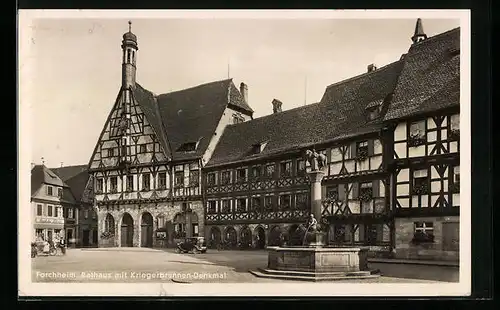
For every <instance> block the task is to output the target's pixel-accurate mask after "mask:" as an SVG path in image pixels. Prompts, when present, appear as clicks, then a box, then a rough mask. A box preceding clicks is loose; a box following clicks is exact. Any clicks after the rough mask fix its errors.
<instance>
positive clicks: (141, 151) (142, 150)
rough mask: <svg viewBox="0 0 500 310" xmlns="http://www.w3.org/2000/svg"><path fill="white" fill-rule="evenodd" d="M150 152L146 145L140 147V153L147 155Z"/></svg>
mask: <svg viewBox="0 0 500 310" xmlns="http://www.w3.org/2000/svg"><path fill="white" fill-rule="evenodd" d="M147 151H148V148H147V147H146V144H141V145H140V146H139V153H146V152H147Z"/></svg>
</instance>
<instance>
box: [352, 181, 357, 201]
mask: <svg viewBox="0 0 500 310" xmlns="http://www.w3.org/2000/svg"><path fill="white" fill-rule="evenodd" d="M358 196H359V183H353V184H352V199H357V198H358Z"/></svg>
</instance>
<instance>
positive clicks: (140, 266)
mask: <svg viewBox="0 0 500 310" xmlns="http://www.w3.org/2000/svg"><path fill="white" fill-rule="evenodd" d="M266 266H267V252H266V251H220V252H219V251H215V250H212V251H210V250H209V252H208V253H206V254H197V255H194V254H177V253H174V251H173V250H153V249H140V248H128V249H70V250H68V252H67V254H66V255H65V256H44V257H42V256H40V257H36V258H34V259H32V277H33V278H32V279H33V281H34V282H103V281H104V282H129V283H130V282H172V281H174V282H176V281H178V282H189V283H207V282H208V283H210V282H218V283H220V282H239V283H245V282H267V283H269V282H282V281H280V280H272V279H262V278H257V277H255V276H253V275H252V274H250V273H249V272H248V270H250V269H256V268H258V267H266ZM370 268H371V269H379V270H380V271H381V273H382V277H380V278H376V279H370V280H342V281H344V282H346V283H350V282H355V283H358V282H362V283H373V282H377V283H378V282H380V283H412V282H413V283H415V282H419V283H429V282H435V281H447V282H454V281H458V275H459V270H458V268H456V267H445V266H422V265H404V264H387V263H371V264H370Z"/></svg>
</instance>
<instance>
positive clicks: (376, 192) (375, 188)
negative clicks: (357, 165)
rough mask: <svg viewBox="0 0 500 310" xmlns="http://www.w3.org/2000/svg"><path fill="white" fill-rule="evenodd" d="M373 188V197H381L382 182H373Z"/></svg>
mask: <svg viewBox="0 0 500 310" xmlns="http://www.w3.org/2000/svg"><path fill="white" fill-rule="evenodd" d="M372 187H373V197H380V180H374V181H373V182H372Z"/></svg>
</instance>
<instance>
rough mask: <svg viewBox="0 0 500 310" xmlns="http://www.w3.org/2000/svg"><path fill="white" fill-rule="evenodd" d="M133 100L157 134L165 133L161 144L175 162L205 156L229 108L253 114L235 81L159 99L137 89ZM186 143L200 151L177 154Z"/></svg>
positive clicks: (196, 88)
mask: <svg viewBox="0 0 500 310" xmlns="http://www.w3.org/2000/svg"><path fill="white" fill-rule="evenodd" d="M134 96H135V98H136V100H137V101H138V102H139V104H140V105H141V107H142V108H143V110H144V113H145V115H146V117H147V119H148V121H149V122H150V123H151V124H152V126H153V128H155V131H156V132H163V133H164V134H165V133H166V135H165V136H164V138H163V139H164V142H163V143H162V144H165V145H168V146H167V147H164V148H166V149H169V150H171V152H172V153H171V154H172V156H173V159H174V160H186V159H194V158H198V157H200V156H202V155H203V153H204V152H205V150H206V148H207V147H208V144H209V142H210V139H211V137H212V135H213V133H214V132H215V129H216V127H217V124H218V123H219V120H220V118H221V116H222V113H223V112H224V109H225V108H226V107H227V106H232V107H233V108H235V109H240V110H243V111H244V112H245V113H247V114H252V113H253V111H252V109H251V108H250V107H249V106H248V104H246V103H245V101H244V100H243V97H242V95H241V94H240V92H239V91H238V89H237V88H236V86H235V85H234V83H233V81H232V79H227V80H222V81H216V82H211V83H207V84H202V85H198V86H195V87H192V88H188V89H184V90H180V91H175V92H171V93H166V94H161V95H157V96H154V95H153V94H152V93H151V92H149V91H147V90H145V89H144V88H143V87H141V86H140V85H137V87H136V88H135V90H134ZM161 129H163V130H161ZM160 138H161V137H160ZM184 143H198V147H197V148H196V151H193V152H177V150H178V149H179V147H180V146H181V145H183V144H184ZM167 155H168V154H167Z"/></svg>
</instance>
